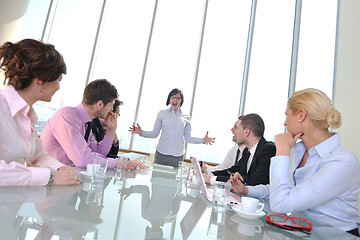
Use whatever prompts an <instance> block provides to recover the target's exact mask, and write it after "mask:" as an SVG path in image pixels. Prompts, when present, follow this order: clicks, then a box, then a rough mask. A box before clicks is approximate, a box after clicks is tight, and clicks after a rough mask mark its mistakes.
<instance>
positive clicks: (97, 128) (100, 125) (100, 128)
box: [91, 99, 123, 158]
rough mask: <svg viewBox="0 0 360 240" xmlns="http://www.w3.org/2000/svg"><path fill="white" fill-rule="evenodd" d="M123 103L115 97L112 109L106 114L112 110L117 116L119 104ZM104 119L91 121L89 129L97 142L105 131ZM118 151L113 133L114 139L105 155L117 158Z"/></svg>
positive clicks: (117, 143)
mask: <svg viewBox="0 0 360 240" xmlns="http://www.w3.org/2000/svg"><path fill="white" fill-rule="evenodd" d="M121 104H123V102H122V101H119V100H118V99H115V103H114V106H113V110H112V111H110V112H109V113H108V114H111V113H112V112H113V113H114V114H115V117H116V118H118V117H119V116H120V105H121ZM104 122H105V119H104V118H98V117H97V118H94V119H93V120H92V121H91V131H92V133H93V134H94V137H95V139H96V141H97V142H101V141H102V140H103V139H104V137H105V135H106V131H107V126H106V125H105V123H104ZM118 152H119V139H118V137H117V135H116V133H115V136H114V141H113V143H112V145H111V148H110V151H109V153H108V154H107V155H106V157H111V158H117V155H118Z"/></svg>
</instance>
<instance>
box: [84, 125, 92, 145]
mask: <svg viewBox="0 0 360 240" xmlns="http://www.w3.org/2000/svg"><path fill="white" fill-rule="evenodd" d="M90 130H91V122H87V123H86V131H85V136H84V138H85V141H86V142H87V141H88V139H89V135H90Z"/></svg>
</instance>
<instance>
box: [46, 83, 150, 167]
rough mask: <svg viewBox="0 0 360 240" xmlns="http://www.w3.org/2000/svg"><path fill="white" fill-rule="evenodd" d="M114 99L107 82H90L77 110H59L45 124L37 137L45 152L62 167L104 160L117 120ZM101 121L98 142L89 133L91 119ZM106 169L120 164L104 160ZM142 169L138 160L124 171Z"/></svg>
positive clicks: (112, 88)
mask: <svg viewBox="0 0 360 240" xmlns="http://www.w3.org/2000/svg"><path fill="white" fill-rule="evenodd" d="M117 97H118V93H117V90H116V88H115V87H114V86H113V85H112V84H111V83H110V82H108V81H107V80H105V79H99V80H95V81H93V82H90V83H89V84H88V85H87V86H86V88H85V90H84V95H83V101H82V103H81V104H79V105H78V106H77V107H63V108H62V109H60V110H58V111H57V112H56V113H55V114H54V116H52V117H51V118H50V119H49V121H48V122H47V123H46V126H45V128H44V130H43V133H42V135H41V138H42V140H43V144H44V147H45V149H46V150H47V151H48V153H49V154H50V155H51V156H53V157H55V158H57V159H58V160H59V161H60V162H62V163H64V164H66V165H74V166H76V167H86V166H87V164H89V163H93V161H94V159H95V157H101V158H105V157H104V156H106V155H107V154H108V152H109V150H110V148H111V145H112V143H113V141H114V136H115V129H116V127H117V118H116V117H115V114H114V113H110V114H109V112H110V111H111V110H112V108H113V105H114V100H115V99H116V98H117ZM96 117H100V118H104V119H105V120H104V123H105V124H106V126H107V132H106V135H105V136H104V139H103V140H102V141H100V142H97V141H96V140H95V137H94V135H93V134H92V132H91V120H92V119H94V118H96ZM108 161H109V163H108V168H114V167H120V164H121V162H120V161H117V160H116V159H113V158H108ZM138 165H139V166H140V167H145V165H144V164H143V163H141V162H140V161H138V160H131V161H130V162H129V164H127V165H126V169H136V167H137V166H138Z"/></svg>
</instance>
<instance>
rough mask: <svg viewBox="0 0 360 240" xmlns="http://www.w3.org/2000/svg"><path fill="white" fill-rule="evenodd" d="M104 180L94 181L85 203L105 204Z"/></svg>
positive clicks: (90, 204) (93, 204)
mask: <svg viewBox="0 0 360 240" xmlns="http://www.w3.org/2000/svg"><path fill="white" fill-rule="evenodd" d="M103 185H104V182H103V181H92V182H91V184H90V187H89V191H88V194H87V196H86V200H85V203H86V204H87V205H89V206H101V205H102V204H103Z"/></svg>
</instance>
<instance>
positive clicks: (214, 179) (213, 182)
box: [210, 176, 217, 185]
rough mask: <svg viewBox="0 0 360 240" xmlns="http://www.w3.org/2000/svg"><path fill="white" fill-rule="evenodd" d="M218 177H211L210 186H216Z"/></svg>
mask: <svg viewBox="0 0 360 240" xmlns="http://www.w3.org/2000/svg"><path fill="white" fill-rule="evenodd" d="M216 178H217V177H216V176H211V177H210V185H214V184H215V182H216Z"/></svg>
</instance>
